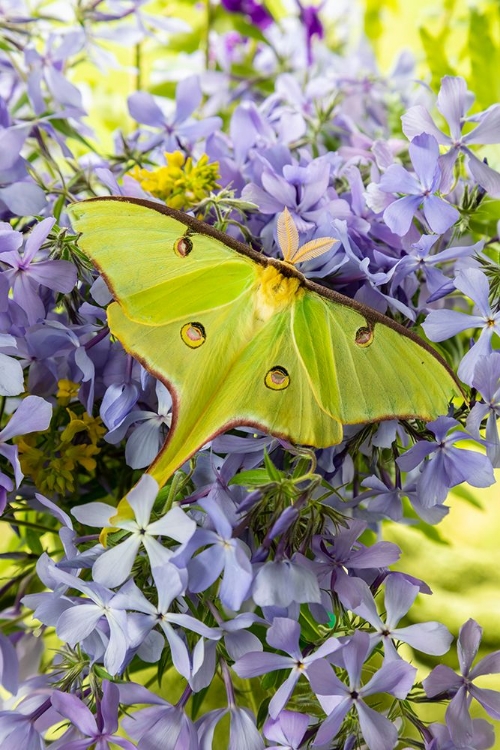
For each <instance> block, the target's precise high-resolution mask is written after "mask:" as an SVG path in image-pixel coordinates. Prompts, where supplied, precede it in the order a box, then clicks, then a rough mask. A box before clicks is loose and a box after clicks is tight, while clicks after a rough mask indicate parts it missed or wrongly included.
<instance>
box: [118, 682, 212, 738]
mask: <svg viewBox="0 0 500 750" xmlns="http://www.w3.org/2000/svg"><path fill="white" fill-rule="evenodd" d="M130 688H132V690H130ZM190 695H191V689H190V688H186V690H185V691H184V693H183V695H182V696H181V697H180V699H179V701H178V702H177V704H176V705H175V706H173V705H172V704H171V703H168V702H167V701H165V700H163V698H159V697H158V696H156V695H153V694H152V693H150V692H149V690H146V688H143V687H142V685H125V686H124V685H120V696H121V697H122V700H123V701H124V702H126V703H127V704H128V705H130V704H131V703H149V704H157V705H152V706H150V707H149V708H143V709H142V710H140V711H137V712H136V713H134V714H132V715H131V716H126V717H125V719H124V720H123V722H122V726H123V728H124V729H125V731H126V732H127V733H128V734H130V736H131V737H133V739H134V740H137V741H138V744H137V747H138V749H139V750H158V748H161V750H199V744H198V735H197V732H196V729H195V726H194V724H193V722H192V721H191V719H190V718H188V716H186V713H185V711H184V707H185V705H186V702H187V700H188V698H189V696H190Z"/></svg>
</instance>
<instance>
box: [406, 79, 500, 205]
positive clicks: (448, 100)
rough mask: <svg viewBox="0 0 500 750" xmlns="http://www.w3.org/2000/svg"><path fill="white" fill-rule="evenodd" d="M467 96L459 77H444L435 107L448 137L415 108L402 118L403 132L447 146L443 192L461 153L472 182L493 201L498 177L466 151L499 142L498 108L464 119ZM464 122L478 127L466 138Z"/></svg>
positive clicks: (424, 112) (423, 111) (497, 192)
mask: <svg viewBox="0 0 500 750" xmlns="http://www.w3.org/2000/svg"><path fill="white" fill-rule="evenodd" d="M471 103H472V100H471V97H470V94H469V93H468V92H467V84H466V83H465V80H464V79H463V78H461V77H459V76H444V78H442V79H441V88H440V90H439V94H438V98H437V108H438V110H439V111H440V112H441V114H442V115H443V117H444V119H445V120H446V122H447V123H448V126H449V128H450V135H446V134H445V133H443V131H442V130H440V129H439V128H438V127H437V125H436V123H435V122H434V120H433V118H432V117H431V115H430V114H429V112H428V111H427V110H426V109H425V107H422V106H421V105H417V106H416V107H410V109H409V110H408V111H407V112H406V114H404V115H403V116H402V118H401V120H402V123H403V132H404V134H405V135H406V136H407V137H408V138H410V139H411V138H415V136H418V135H420V134H421V133H427V134H429V135H432V136H433V137H434V138H435V139H436V141H437V142H438V143H439V144H441V145H443V146H449V147H450V150H449V151H448V152H447V153H446V154H444V155H443V156H441V157H440V159H439V161H440V164H441V169H442V172H443V181H442V185H441V187H442V189H443V190H449V189H450V188H451V186H452V184H453V167H454V165H455V162H456V160H457V157H458V155H459V153H460V152H462V153H464V154H465V155H466V156H467V158H468V162H469V169H470V171H471V173H472V176H473V177H474V178H475V180H476V181H477V182H478V183H479V185H481V187H483V188H484V189H485V190H487V191H488V193H490V195H492V196H493V197H495V198H498V197H500V174H499V173H498V172H496V171H495V170H494V169H491V167H488V165H487V164H485V163H484V162H482V161H481V160H480V159H478V158H477V156H474V154H473V153H472V151H471V150H470V149H469V148H468V147H469V146H472V145H475V144H484V145H486V144H489V143H499V142H500V105H498V104H494V105H493V106H491V107H489V108H488V109H487V110H485V111H484V112H479V113H478V114H476V115H474V116H473V117H465V113H466V112H467V110H468V108H469V106H470V104H471ZM467 122H478V123H479V124H478V125H477V126H476V127H475V128H474V130H471V131H470V132H469V133H467V134H466V135H463V134H462V129H463V127H464V125H465V124H466V123H467Z"/></svg>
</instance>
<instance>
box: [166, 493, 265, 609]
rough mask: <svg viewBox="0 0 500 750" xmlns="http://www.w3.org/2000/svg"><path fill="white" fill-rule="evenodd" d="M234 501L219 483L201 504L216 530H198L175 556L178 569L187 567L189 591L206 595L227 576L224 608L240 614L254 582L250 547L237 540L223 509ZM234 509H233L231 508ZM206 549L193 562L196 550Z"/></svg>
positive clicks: (221, 591)
mask: <svg viewBox="0 0 500 750" xmlns="http://www.w3.org/2000/svg"><path fill="white" fill-rule="evenodd" d="M228 499H229V501H230V504H231V505H232V499H231V498H230V496H229V495H228V492H227V490H225V489H224V488H223V487H222V485H221V484H220V483H219V482H216V483H215V485H214V487H213V488H212V490H211V491H210V493H209V494H208V496H207V497H206V498H205V499H203V500H200V501H199V505H200V506H201V507H202V508H203V509H204V510H205V511H206V513H207V516H208V520H209V522H212V523H213V526H214V529H210V528H198V529H196V531H195V533H194V535H193V536H192V538H191V539H190V541H189V542H188V544H187V545H186V547H185V549H184V550H183V551H182V552H181V553H178V554H176V555H175V557H174V558H173V560H172V561H173V562H175V564H176V565H181V566H184V565H185V564H187V568H188V572H189V590H190V591H192V592H193V593H198V592H200V591H205V590H206V589H207V588H208V587H209V586H211V585H212V583H213V582H214V581H215V580H216V579H217V578H218V577H219V576H220V575H221V573H223V576H222V581H221V585H220V589H219V596H220V598H221V601H222V602H223V604H225V606H226V607H229V608H230V609H233V610H238V609H239V608H240V607H241V604H242V602H243V601H244V599H246V597H247V596H248V594H249V590H250V586H251V583H252V578H253V570H252V564H251V562H250V560H249V557H250V551H249V549H248V547H247V545H246V544H245V543H244V542H242V541H241V540H240V539H237V538H235V537H234V536H233V526H232V524H231V521H230V520H229V518H228V514H226V512H225V510H224V509H223V507H224V506H223V504H224V505H225V506H226V508H227V507H228V505H229V504H228ZM229 507H230V506H229ZM202 546H203V547H205V549H204V550H202V552H200V554H199V555H196V556H195V557H193V558H192V559H189V558H190V557H191V555H192V554H193V552H194V550H196V549H198V548H199V547H202Z"/></svg>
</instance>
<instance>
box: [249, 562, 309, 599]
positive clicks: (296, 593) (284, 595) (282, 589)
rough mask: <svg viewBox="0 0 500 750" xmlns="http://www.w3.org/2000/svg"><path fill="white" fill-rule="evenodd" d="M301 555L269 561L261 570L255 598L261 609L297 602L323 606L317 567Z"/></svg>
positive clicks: (257, 575)
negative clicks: (321, 604)
mask: <svg viewBox="0 0 500 750" xmlns="http://www.w3.org/2000/svg"><path fill="white" fill-rule="evenodd" d="M310 563H311V561H309V560H307V558H305V557H304V556H303V555H301V554H300V553H298V552H297V553H295V554H294V555H293V557H291V558H285V557H279V558H275V559H274V560H268V561H267V562H265V563H264V564H263V565H262V566H261V567H259V569H258V571H257V573H256V575H255V580H254V583H253V587H252V598H253V600H254V602H255V604H258V605H259V606H260V607H280V608H285V607H288V606H290V605H291V604H293V603H294V602H298V603H301V604H303V603H317V604H318V603H320V602H321V591H320V588H319V584H318V577H317V574H316V566H315V565H314V564H313V565H311V564H310Z"/></svg>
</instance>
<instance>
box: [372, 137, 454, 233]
mask: <svg viewBox="0 0 500 750" xmlns="http://www.w3.org/2000/svg"><path fill="white" fill-rule="evenodd" d="M409 151H410V158H411V161H412V164H413V168H414V170H415V174H416V177H415V175H413V174H411V172H408V171H407V170H406V169H405V168H404V167H402V166H401V165H400V164H391V166H390V167H389V168H388V170H387V171H386V173H385V174H384V175H383V176H382V178H381V180H380V183H379V185H378V187H379V188H380V190H382V191H383V192H384V193H404V194H405V197H404V198H399V199H398V200H396V201H394V203H391V204H390V206H388V207H387V208H386V209H385V211H384V221H385V223H386V224H387V226H388V227H389V229H391V231H393V232H394V233H395V234H399V235H400V236H403V235H405V234H407V232H408V231H409V229H410V226H411V222H412V219H413V217H414V216H415V214H416V213H417V211H418V209H419V208H420V206H422V209H423V212H424V216H425V218H426V220H427V223H428V224H429V227H430V228H431V231H433V232H436V233H437V234H443V233H444V232H446V230H447V229H449V228H450V227H451V226H452V224H455V222H456V221H457V220H458V219H459V218H460V214H459V213H458V211H457V209H456V208H454V207H453V206H450V204H449V203H447V201H445V200H443V198H440V197H439V196H438V195H436V193H437V192H438V191H439V189H440V184H441V169H440V166H439V161H438V159H439V146H438V143H437V141H436V139H435V138H434V137H433V136H431V135H427V134H425V133H424V134H422V135H418V136H417V137H416V138H414V139H413V140H412V142H411V143H410V147H409Z"/></svg>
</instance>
